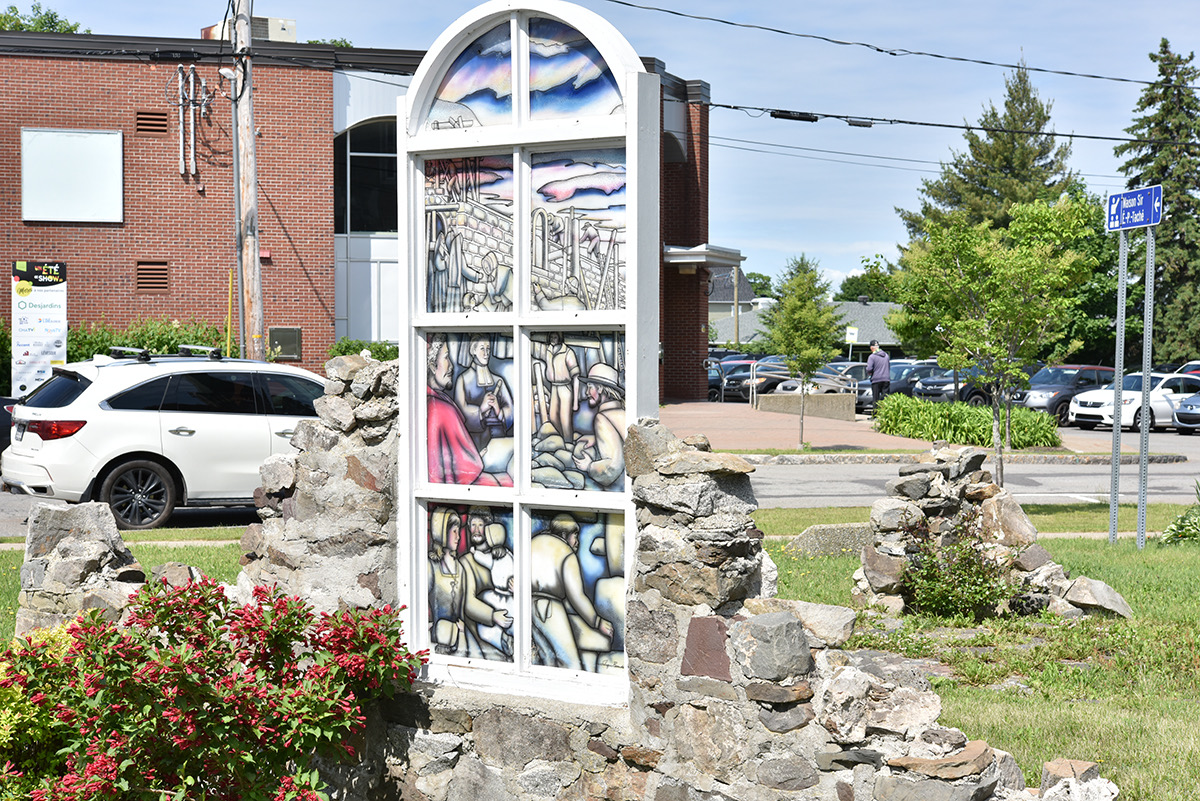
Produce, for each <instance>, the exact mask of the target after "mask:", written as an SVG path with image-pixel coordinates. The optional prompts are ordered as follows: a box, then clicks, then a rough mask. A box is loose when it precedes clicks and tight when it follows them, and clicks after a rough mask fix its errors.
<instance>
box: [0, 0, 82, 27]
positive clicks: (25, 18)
mask: <svg viewBox="0 0 1200 801" xmlns="http://www.w3.org/2000/svg"><path fill="white" fill-rule="evenodd" d="M0 31H42V32H44V33H80V32H81V31H80V30H79V23H78V22H70V21H68V20H66V19H63V18H62V17H60V16H59V15H58V12H56V11H51V10H50V9H44V10H43V9H42V4H41V3H34V4H33V5H32V6H31V7H30V9H29V13H28V14H22V13H21V10H20V9H19V8H17V7H16V6H9V7H8V8H7V9H5V10H4V11H2V12H0ZM91 32H92V31H91V29H90V28H84V29H83V31H82V33H91Z"/></svg>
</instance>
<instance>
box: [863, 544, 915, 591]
mask: <svg viewBox="0 0 1200 801" xmlns="http://www.w3.org/2000/svg"><path fill="white" fill-rule="evenodd" d="M862 566H863V574H864V576H865V577H866V579H867V583H868V584H870V585H871V589H872V590H874V591H875V592H877V593H884V594H888V595H894V594H896V593H898V592H900V586H901V584H902V582H903V581H904V571H905V569H906V568H907V567H908V560H907V559H904V558H903V557H900V556H888V555H886V554H882V553H880V552H879V551H877V550H876V549H874V548H872V547H869V546H868V547H866V548H863V549H862Z"/></svg>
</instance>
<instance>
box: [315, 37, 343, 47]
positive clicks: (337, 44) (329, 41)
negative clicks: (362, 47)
mask: <svg viewBox="0 0 1200 801" xmlns="http://www.w3.org/2000/svg"><path fill="white" fill-rule="evenodd" d="M308 44H326V45H333V46H334V47H354V43H353V42H351V41H350V40H349V39H337V38H335V39H309V40H308Z"/></svg>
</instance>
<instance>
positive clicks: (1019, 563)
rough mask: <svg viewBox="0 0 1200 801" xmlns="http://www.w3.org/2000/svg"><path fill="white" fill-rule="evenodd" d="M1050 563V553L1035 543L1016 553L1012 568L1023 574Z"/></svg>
mask: <svg viewBox="0 0 1200 801" xmlns="http://www.w3.org/2000/svg"><path fill="white" fill-rule="evenodd" d="M1050 561H1051V557H1050V552H1049V551H1047V550H1046V549H1045V548H1043V547H1042V546H1040V545H1038V544H1037V543H1036V542H1035V543H1033V544H1032V545H1030V546H1028V547H1026V548H1022V549H1021V550H1020V552H1018V553H1017V557H1016V559H1014V560H1013V567H1014V568H1016V569H1017V570H1020V571H1022V572H1024V573H1031V572H1033V571H1034V570H1037V569H1038V568H1039V567H1041V566H1042V565H1044V564H1046V563H1048V562H1050Z"/></svg>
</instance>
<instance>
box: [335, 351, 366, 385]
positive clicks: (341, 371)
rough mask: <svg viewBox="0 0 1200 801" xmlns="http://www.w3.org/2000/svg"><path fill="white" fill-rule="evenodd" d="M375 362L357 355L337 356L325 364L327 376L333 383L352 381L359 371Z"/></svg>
mask: <svg viewBox="0 0 1200 801" xmlns="http://www.w3.org/2000/svg"><path fill="white" fill-rule="evenodd" d="M372 361H374V360H373V359H369V358H367V357H364V356H361V355H359V354H357V353H352V354H348V355H346V356H335V357H334V358H332V359H330V360H329V361H327V362H325V375H326V376H328V377H329V379H330V380H331V381H343V382H346V381H351V380H353V379H354V376H355V375H356V374H357V373H358V371H359V370H361V369H363V368H364V367H366V366H367V365H368V364H371V362H372Z"/></svg>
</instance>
